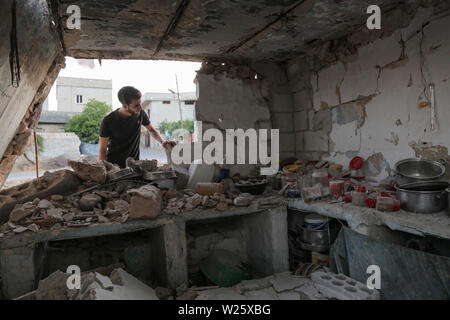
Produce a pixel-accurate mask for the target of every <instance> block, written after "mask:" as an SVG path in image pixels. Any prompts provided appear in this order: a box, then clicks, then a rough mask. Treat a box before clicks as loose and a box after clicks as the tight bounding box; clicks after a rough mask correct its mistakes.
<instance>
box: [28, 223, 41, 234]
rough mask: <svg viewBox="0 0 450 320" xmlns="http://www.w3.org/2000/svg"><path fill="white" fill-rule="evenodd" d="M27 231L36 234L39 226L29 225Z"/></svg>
mask: <svg viewBox="0 0 450 320" xmlns="http://www.w3.org/2000/svg"><path fill="white" fill-rule="evenodd" d="M27 229H28V230H31V231H33V232H38V231H39V226H38V225H37V224H35V223H32V224H30V225H28V226H27Z"/></svg>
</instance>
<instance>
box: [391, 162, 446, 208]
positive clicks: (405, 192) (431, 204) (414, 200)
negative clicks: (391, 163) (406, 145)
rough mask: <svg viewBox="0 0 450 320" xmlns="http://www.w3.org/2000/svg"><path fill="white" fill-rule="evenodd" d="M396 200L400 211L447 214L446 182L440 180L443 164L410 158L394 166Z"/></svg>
mask: <svg viewBox="0 0 450 320" xmlns="http://www.w3.org/2000/svg"><path fill="white" fill-rule="evenodd" d="M395 174H396V175H395V178H396V181H397V185H396V189H397V197H398V199H399V200H400V205H401V208H402V209H403V210H405V211H410V212H416V213H436V212H440V211H444V210H445V211H448V210H449V208H450V205H449V201H450V197H449V192H450V188H449V185H450V184H449V182H448V181H445V180H442V177H443V176H444V174H445V162H444V161H442V162H439V161H433V160H427V159H420V158H413V159H405V160H401V161H399V162H397V163H396V164H395Z"/></svg>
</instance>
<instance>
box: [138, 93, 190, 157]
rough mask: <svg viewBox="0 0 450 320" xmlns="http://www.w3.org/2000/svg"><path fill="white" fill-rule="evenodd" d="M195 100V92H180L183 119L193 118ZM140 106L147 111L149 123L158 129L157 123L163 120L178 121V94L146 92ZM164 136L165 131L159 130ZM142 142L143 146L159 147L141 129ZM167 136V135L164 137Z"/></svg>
mask: <svg viewBox="0 0 450 320" xmlns="http://www.w3.org/2000/svg"><path fill="white" fill-rule="evenodd" d="M196 101H197V94H196V92H180V104H181V114H182V116H183V121H184V120H195V103H196ZM142 108H143V109H144V110H145V112H147V115H148V117H149V119H150V122H151V124H152V125H153V126H154V127H155V128H156V129H159V124H160V123H161V122H163V121H167V122H175V121H180V108H179V105H178V96H177V95H176V94H173V93H169V92H168V93H162V92H147V93H145V94H144V96H143V97H142ZM160 132H161V134H162V135H163V136H164V135H165V132H162V131H161V130H160ZM143 133H144V134H143V135H142V138H141V139H142V144H143V146H145V147H150V148H152V149H159V148H160V146H159V144H158V143H157V142H156V141H154V139H151V137H150V135H149V134H148V132H147V131H146V130H145V131H143ZM166 138H167V137H166Z"/></svg>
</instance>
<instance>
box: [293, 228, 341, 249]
mask: <svg viewBox="0 0 450 320" xmlns="http://www.w3.org/2000/svg"><path fill="white" fill-rule="evenodd" d="M337 231H338V230H337V229H336V228H332V229H330V232H329V234H330V235H329V236H328V230H311V229H308V228H306V227H305V226H302V227H301V228H300V240H301V241H302V242H305V243H309V244H312V245H317V246H328V245H329V244H330V243H332V242H333V241H334V239H335V238H336V236H337ZM330 238H331V239H330Z"/></svg>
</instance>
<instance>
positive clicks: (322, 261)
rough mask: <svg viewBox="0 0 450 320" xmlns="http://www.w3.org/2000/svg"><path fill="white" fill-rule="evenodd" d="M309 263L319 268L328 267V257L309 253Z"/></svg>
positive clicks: (313, 252)
mask: <svg viewBox="0 0 450 320" xmlns="http://www.w3.org/2000/svg"><path fill="white" fill-rule="evenodd" d="M311 262H312V263H314V264H317V265H320V266H325V267H328V264H329V263H330V256H329V255H327V254H323V253H320V252H315V251H312V252H311Z"/></svg>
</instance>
